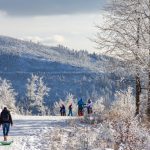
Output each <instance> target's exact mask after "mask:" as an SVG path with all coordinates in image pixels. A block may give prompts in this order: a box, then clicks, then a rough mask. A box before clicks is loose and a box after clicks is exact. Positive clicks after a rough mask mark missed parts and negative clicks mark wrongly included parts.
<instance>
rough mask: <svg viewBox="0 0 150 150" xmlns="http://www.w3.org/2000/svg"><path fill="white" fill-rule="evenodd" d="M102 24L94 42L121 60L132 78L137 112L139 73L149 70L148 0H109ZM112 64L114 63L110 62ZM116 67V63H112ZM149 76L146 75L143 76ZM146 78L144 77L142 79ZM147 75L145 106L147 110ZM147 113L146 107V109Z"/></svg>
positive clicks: (149, 33) (149, 103)
mask: <svg viewBox="0 0 150 150" xmlns="http://www.w3.org/2000/svg"><path fill="white" fill-rule="evenodd" d="M110 2H111V3H110V5H109V6H108V7H107V10H106V13H104V14H105V21H104V25H100V26H98V29H99V32H98V34H97V39H96V43H97V44H98V48H99V49H100V50H102V52H104V51H105V53H108V54H110V55H111V56H115V57H117V58H119V59H120V60H121V61H123V64H125V66H126V70H128V73H130V74H132V75H133V76H135V80H136V106H137V107H136V114H138V113H139V104H140V101H139V95H140V92H141V87H140V80H141V79H140V78H141V74H143V73H144V74H145V75H148V74H150V73H149V72H150V40H149V39H150V26H149V24H150V7H149V6H150V1H149V0H134V1H133V0H126V1H124V0H111V1H110ZM114 64H115V63H114ZM115 66H116V67H117V66H118V64H116V65H115ZM148 78H150V76H149V75H148V76H147V79H148ZM145 79H146V78H144V80H145ZM149 81H150V79H148V81H146V82H147V85H149V86H148V87H145V88H147V89H148V91H149V92H148V93H149V94H148V95H149V98H148V105H147V106H148V110H150V88H149V87H150V82H149ZM148 112H149V113H148V114H150V111H148Z"/></svg>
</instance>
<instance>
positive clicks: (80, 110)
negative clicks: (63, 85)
mask: <svg viewBox="0 0 150 150" xmlns="http://www.w3.org/2000/svg"><path fill="white" fill-rule="evenodd" d="M84 105H85V104H84V102H83V100H82V98H81V99H80V100H79V101H78V116H83V115H84V112H83V108H84Z"/></svg>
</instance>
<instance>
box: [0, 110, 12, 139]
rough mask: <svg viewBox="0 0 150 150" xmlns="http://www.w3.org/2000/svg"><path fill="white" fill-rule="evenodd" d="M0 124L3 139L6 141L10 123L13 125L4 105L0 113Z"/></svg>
mask: <svg viewBox="0 0 150 150" xmlns="http://www.w3.org/2000/svg"><path fill="white" fill-rule="evenodd" d="M0 125H2V128H3V136H4V141H7V137H8V133H9V129H10V125H13V121H12V117H11V114H10V111H9V110H8V109H7V107H4V109H3V110H2V112H1V114H0Z"/></svg>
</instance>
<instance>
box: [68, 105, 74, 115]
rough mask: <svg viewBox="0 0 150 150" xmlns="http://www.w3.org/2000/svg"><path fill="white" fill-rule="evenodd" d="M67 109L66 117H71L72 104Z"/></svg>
mask: <svg viewBox="0 0 150 150" xmlns="http://www.w3.org/2000/svg"><path fill="white" fill-rule="evenodd" d="M68 109H69V113H68V116H73V114H72V104H70V105H69V107H68Z"/></svg>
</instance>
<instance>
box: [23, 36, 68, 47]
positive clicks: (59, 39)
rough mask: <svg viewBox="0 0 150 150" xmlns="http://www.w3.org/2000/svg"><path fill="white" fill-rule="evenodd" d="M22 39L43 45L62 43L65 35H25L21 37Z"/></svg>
mask: <svg viewBox="0 0 150 150" xmlns="http://www.w3.org/2000/svg"><path fill="white" fill-rule="evenodd" d="M22 40H27V41H32V42H34V43H42V44H45V45H53V44H63V43H64V42H65V37H64V36H62V35H58V34H56V35H53V36H51V37H39V36H27V37H25V38H22Z"/></svg>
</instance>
